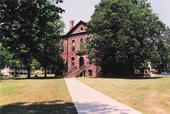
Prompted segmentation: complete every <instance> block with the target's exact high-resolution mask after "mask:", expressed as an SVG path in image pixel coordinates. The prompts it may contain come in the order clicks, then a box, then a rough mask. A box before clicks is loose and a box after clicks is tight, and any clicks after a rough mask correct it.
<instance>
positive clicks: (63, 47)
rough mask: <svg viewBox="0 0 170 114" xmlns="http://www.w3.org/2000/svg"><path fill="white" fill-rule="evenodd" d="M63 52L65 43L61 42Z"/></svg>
mask: <svg viewBox="0 0 170 114" xmlns="http://www.w3.org/2000/svg"><path fill="white" fill-rule="evenodd" d="M61 52H64V42H63V41H62V42H61Z"/></svg>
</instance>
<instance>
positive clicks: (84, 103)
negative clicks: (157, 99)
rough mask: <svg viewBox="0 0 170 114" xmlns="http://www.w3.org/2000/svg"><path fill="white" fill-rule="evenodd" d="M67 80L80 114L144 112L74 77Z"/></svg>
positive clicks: (130, 113) (137, 113)
mask: <svg viewBox="0 0 170 114" xmlns="http://www.w3.org/2000/svg"><path fill="white" fill-rule="evenodd" d="M65 81H66V84H67V86H68V89H69V92H70V95H71V96H72V100H73V102H74V104H75V107H76V109H77V112H78V114H142V113H140V112H138V111H137V110H134V109H132V108H130V107H128V106H126V105H124V104H122V103H120V102H118V101H116V100H113V99H112V98H110V97H108V96H106V95H104V94H102V93H101V92H99V91H97V90H95V89H93V88H91V87H89V86H87V85H85V84H84V83H82V82H80V81H78V80H76V79H74V78H66V79H65Z"/></svg>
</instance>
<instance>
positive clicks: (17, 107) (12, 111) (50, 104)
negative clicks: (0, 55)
mask: <svg viewBox="0 0 170 114" xmlns="http://www.w3.org/2000/svg"><path fill="white" fill-rule="evenodd" d="M0 106H1V108H0V113H1V114H54V113H55V114H56V113H57V114H59V113H61V114H76V113H77V112H76V109H75V107H74V104H73V103H72V100H71V97H70V95H69V92H68V90H67V87H66V84H65V82H64V80H63V79H53V80H3V81H1V82H0Z"/></svg>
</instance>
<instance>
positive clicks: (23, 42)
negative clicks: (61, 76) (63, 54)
mask: <svg viewBox="0 0 170 114" xmlns="http://www.w3.org/2000/svg"><path fill="white" fill-rule="evenodd" d="M55 2H56V3H60V2H62V0H56V1H55V0H52V1H50V0H28V1H27V0H12V1H11V0H7V1H6V0H2V1H1V3H0V32H1V36H0V37H1V40H0V42H2V43H3V46H4V47H6V48H7V49H8V50H9V52H10V53H12V54H13V56H14V58H16V59H17V60H19V61H21V62H22V64H23V65H24V67H25V68H26V69H27V70H28V78H29V77H30V70H31V66H32V62H33V61H34V63H35V60H36V61H37V62H39V63H40V64H41V65H42V66H43V67H44V68H45V69H46V68H47V66H48V65H51V63H52V62H48V61H51V60H53V61H58V60H59V59H57V58H59V53H60V50H59V47H58V41H59V34H60V33H61V32H62V28H63V23H62V22H61V21H60V16H59V13H62V12H63V10H62V9H61V8H60V7H58V6H57V4H56V3H55ZM55 57H56V58H55ZM55 65H56V64H55Z"/></svg>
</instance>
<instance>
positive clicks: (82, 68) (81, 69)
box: [75, 65, 86, 77]
mask: <svg viewBox="0 0 170 114" xmlns="http://www.w3.org/2000/svg"><path fill="white" fill-rule="evenodd" d="M85 68H86V66H85V65H83V66H81V67H80V68H79V69H78V71H77V72H76V73H75V77H77V76H78V75H79V74H80V73H81V72H82V71H83V70H84V69H85Z"/></svg>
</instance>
